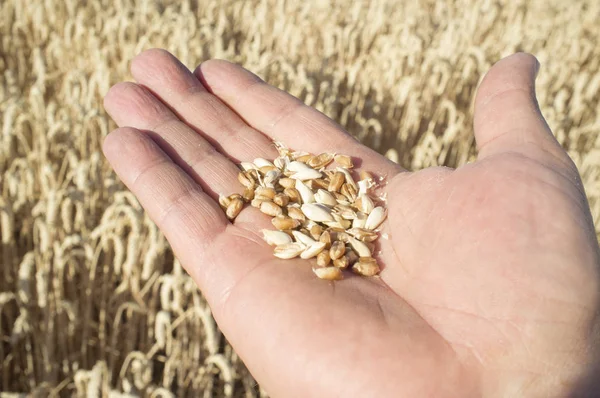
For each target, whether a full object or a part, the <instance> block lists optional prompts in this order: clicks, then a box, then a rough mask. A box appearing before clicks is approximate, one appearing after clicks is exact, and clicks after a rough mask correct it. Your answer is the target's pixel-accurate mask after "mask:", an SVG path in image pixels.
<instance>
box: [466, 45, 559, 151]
mask: <svg viewBox="0 0 600 398" xmlns="http://www.w3.org/2000/svg"><path fill="white" fill-rule="evenodd" d="M538 69H539V63H538V61H537V60H536V59H535V57H533V56H532V55H530V54H525V53H519V54H514V55H511V56H509V57H507V58H504V59H502V60H500V61H499V62H498V63H496V64H495V65H494V66H493V67H492V68H491V69H490V71H489V72H488V73H487V75H486V76H485V78H484V79H483V81H482V83H481V86H480V87H479V89H478V91H477V97H476V100H475V117H474V128H475V139H476V141H477V148H478V151H479V159H485V158H487V157H490V156H494V155H496V154H499V153H507V152H512V153H519V154H522V155H525V156H529V157H534V158H536V159H538V160H539V159H540V158H547V159H554V160H556V161H559V162H565V161H566V159H568V157H567V155H566V153H565V151H564V150H563V149H562V148H561V146H560V145H559V143H558V142H557V141H556V139H555V138H554V136H553V135H552V132H551V131H550V128H549V127H548V125H547V124H546V121H545V120H544V117H543V116H542V114H541V111H540V109H539V106H538V103H537V100H536V96H535V78H536V75H537V72H538Z"/></svg>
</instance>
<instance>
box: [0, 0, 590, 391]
mask: <svg viewBox="0 0 600 398" xmlns="http://www.w3.org/2000/svg"><path fill="white" fill-rule="evenodd" d="M598 20H600V2H598V1H595V0H582V1H575V2H565V1H562V0H553V1H542V0H530V1H525V0H524V1H510V0H494V1H491V0H490V1H487V0H484V1H477V2H473V1H470V0H447V1H442V0H435V1H431V0H428V1H422V2H412V1H393V0H389V1H386V0H377V1H376V0H373V1H368V0H364V1H353V0H340V1H334V0H314V1H312V0H311V1H293V0H288V1H285V0H249V1H235V0H198V1H189V0H186V1H175V0H154V1H151V0H140V1H133V0H89V1H86V2H80V1H79V0H31V1H25V0H2V1H0V132H1V133H0V134H1V135H0V239H1V249H0V250H1V252H0V261H1V269H0V275H1V276H0V340H1V341H0V391H3V393H0V396H1V397H13V396H14V397H17V396H26V395H27V394H31V395H32V396H44V397H45V396H85V397H130V396H146V397H173V396H189V397H259V396H260V397H263V396H267V393H266V392H265V391H263V390H262V389H261V388H260V387H259V386H258V385H257V383H256V382H255V381H254V379H253V378H252V376H251V375H250V374H249V372H248V371H247V370H246V368H245V367H244V365H243V363H242V362H241V360H240V359H239V358H238V356H237V355H236V353H235V352H234V351H233V349H232V348H231V347H230V346H229V345H228V343H227V341H226V340H225V338H224V337H223V335H221V333H220V331H219V330H218V328H217V327H216V325H215V322H214V320H213V319H212V316H211V312H210V309H209V308H208V306H207V305H206V302H205V301H204V299H203V297H202V294H201V293H200V292H199V291H197V289H196V288H195V285H194V284H193V282H192V281H191V279H190V278H189V277H188V276H187V275H186V273H185V272H184V271H183V269H182V267H181V265H180V264H179V263H178V261H177V259H176V258H174V256H173V254H172V252H171V250H170V248H169V246H168V244H167V242H166V240H165V238H164V237H163V236H162V234H161V233H160V231H159V230H158V229H157V228H156V226H155V225H154V224H153V223H152V222H151V221H150V219H149V218H148V217H147V216H146V215H145V213H144V211H143V210H142V208H141V207H140V205H139V204H138V202H137V201H136V199H135V197H134V196H133V195H132V194H131V193H129V192H128V191H127V190H126V189H125V187H124V186H123V184H122V183H120V181H119V180H118V179H117V177H116V176H115V174H114V173H113V172H112V170H111V168H110V167H109V165H108V164H107V162H106V161H105V159H104V157H103V155H102V152H101V143H102V140H103V138H104V137H105V136H106V135H107V134H108V133H109V131H110V130H111V129H112V128H114V127H115V126H114V124H113V123H112V122H111V121H110V119H109V118H108V117H107V115H106V113H105V111H104V109H103V107H102V98H103V95H104V94H105V93H106V92H107V91H108V89H109V87H110V86H111V85H112V84H114V83H116V82H118V81H121V80H127V79H130V75H129V71H128V66H129V62H130V60H131V58H132V57H133V56H134V55H136V54H137V53H139V52H140V51H142V50H144V49H147V48H151V47H163V48H166V49H168V50H169V51H171V52H173V53H174V54H175V55H176V56H177V57H179V58H180V59H181V60H182V61H183V62H184V63H185V64H186V65H187V66H188V67H190V68H194V67H195V66H196V65H197V64H198V63H200V62H201V61H202V60H206V59H209V58H224V59H228V60H230V61H234V62H237V63H240V64H242V65H244V66H245V67H247V68H248V69H250V70H253V71H255V72H256V73H258V74H259V75H260V76H261V77H263V78H265V79H266V80H267V81H268V82H270V83H272V84H274V85H277V86H279V87H281V88H284V89H286V90H288V91H290V92H291V93H292V94H294V95H296V96H299V97H300V98H302V99H303V100H304V101H305V102H306V103H307V104H309V105H312V106H314V107H316V108H318V109H319V110H321V111H323V112H324V113H326V114H327V115H329V116H331V117H332V118H334V119H335V120H337V121H338V122H340V123H341V124H342V125H343V126H344V127H346V128H347V129H348V131H350V132H351V133H352V134H353V135H355V136H356V137H357V138H359V139H360V140H361V141H362V142H364V143H365V144H367V145H369V146H371V147H373V148H375V149H376V150H378V151H380V152H381V153H384V154H386V155H387V156H388V157H389V158H391V159H393V160H395V161H397V162H398V163H400V164H401V165H403V166H404V167H407V168H409V169H414V170H416V169H420V168H424V167H428V166H432V165H448V166H458V165H461V164H464V163H465V162H467V161H469V160H472V159H473V158H474V155H475V152H474V141H473V134H472V127H471V123H472V102H473V96H474V93H475V90H476V87H477V85H478V83H479V82H480V80H481V78H482V76H483V74H484V73H485V72H486V71H487V70H488V69H489V67H490V66H491V65H492V64H493V63H494V62H495V61H496V60H498V59H499V58H500V57H503V56H506V55H509V54H511V53H513V52H516V51H528V52H532V53H533V54H535V55H536V56H537V57H538V59H539V60H540V62H541V64H542V69H541V72H540V75H539V77H538V97H539V103H540V106H541V108H542V111H543V113H544V115H545V116H546V118H547V120H548V123H549V125H550V126H551V127H552V128H553V130H554V132H555V134H556V136H557V137H558V139H559V141H560V142H561V144H563V146H564V147H565V148H566V149H567V150H568V151H569V153H570V155H571V156H572V157H573V159H574V161H575V163H576V164H577V166H578V167H579V170H580V172H581V174H582V178H583V181H584V184H585V189H586V192H587V195H588V198H589V201H590V205H591V208H592V214H593V217H594V221H595V223H596V228H597V229H596V231H597V233H598V232H600V229H599V228H600V135H599V132H600V107H599V103H600V46H598V45H597V43H598V42H600V25H598V23H597V21H598Z"/></svg>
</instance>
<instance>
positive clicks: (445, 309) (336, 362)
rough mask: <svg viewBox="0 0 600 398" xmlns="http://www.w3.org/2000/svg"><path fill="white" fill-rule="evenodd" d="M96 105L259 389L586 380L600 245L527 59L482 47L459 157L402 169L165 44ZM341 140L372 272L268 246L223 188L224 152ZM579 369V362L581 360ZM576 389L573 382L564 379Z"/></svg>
mask: <svg viewBox="0 0 600 398" xmlns="http://www.w3.org/2000/svg"><path fill="white" fill-rule="evenodd" d="M131 68H132V73H133V76H134V77H135V79H136V81H137V84H136V83H120V84H117V85H115V86H114V87H113V88H112V89H111V90H110V92H109V93H108V94H107V96H106V99H105V107H106V109H107V110H108V112H109V113H110V115H111V116H112V117H113V118H114V120H115V121H116V123H117V124H118V125H119V126H120V128H119V129H117V130H116V131H114V132H113V133H111V134H110V135H109V136H108V137H107V138H106V141H105V143H104V152H105V154H106V156H107V158H108V159H109V161H110V163H111V164H112V165H113V167H114V168H115V170H116V172H117V173H118V175H119V176H120V178H121V179H122V180H123V181H124V183H125V184H126V185H127V186H128V187H129V188H130V189H131V190H132V191H133V193H134V194H135V195H136V196H137V197H138V198H139V200H140V202H141V203H142V205H143V206H144V208H145V209H146V210H147V212H148V213H149V215H150V216H151V217H152V219H153V220H154V221H155V222H156V223H157V225H158V226H159V227H160V229H161V230H162V231H163V232H164V234H165V236H166V237H167V239H168V240H169V242H170V244H171V246H172V248H173V250H174V251H175V253H176V255H177V256H178V258H179V259H180V260H181V262H182V264H184V266H185V267H186V269H187V271H188V272H189V274H190V275H191V277H192V278H193V279H194V280H195V282H196V283H197V284H198V286H199V287H200V289H201V290H202V292H203V293H204V295H205V297H206V299H207V300H208V302H209V304H210V306H211V308H212V310H213V314H214V316H215V319H216V321H217V322H218V325H219V327H220V328H221V330H222V331H223V333H224V334H225V335H226V337H227V339H228V340H229V341H230V342H231V344H232V345H233V347H234V348H235V349H236V351H237V352H238V353H239V355H240V356H241V357H242V358H243V360H244V362H245V363H246V365H247V366H248V367H249V369H250V370H251V372H252V374H253V375H254V376H255V377H256V379H257V380H258V381H259V382H260V383H261V384H262V385H263V386H264V388H265V389H266V390H267V391H268V392H269V393H270V394H272V395H273V396H288V397H289V396H294V397H388V396H398V397H471V396H472V397H479V396H486V397H512V396H515V397H526V396H534V397H551V396H564V395H569V394H573V395H572V396H583V395H584V392H583V389H584V388H585V386H584V384H585V381H586V378H588V379H589V377H588V376H590V375H593V373H592V372H593V370H594V369H596V371H597V368H595V366H596V364H597V362H598V349H599V346H598V340H597V338H595V336H597V333H598V330H599V326H600V325H599V321H598V309H599V305H598V303H599V298H600V295H599V287H600V284H599V265H600V259H599V258H600V254H599V249H598V243H597V240H596V237H595V234H594V227H593V224H592V221H591V216H590V211H589V207H588V204H587V201H586V197H585V194H584V190H583V186H582V183H581V180H580V178H579V175H578V172H577V169H576V168H575V166H574V165H573V163H572V162H571V160H570V158H569V157H568V156H567V154H566V153H565V152H564V151H563V149H562V148H561V147H560V145H559V144H558V143H557V141H556V140H555V139H554V137H553V136H552V134H551V132H550V130H549V128H548V126H547V125H546V123H545V122H544V119H543V117H542V115H541V114H540V111H539V109H538V106H537V102H536V99H535V89H534V79H535V75H536V73H537V68H538V64H537V61H536V60H535V58H533V57H532V56H530V55H527V54H516V55H513V56H511V57H508V58H506V59H503V60H502V61H500V62H498V63H497V64H496V65H495V66H494V67H493V68H492V69H491V70H490V72H489V73H488V75H487V76H486V78H485V80H484V81H483V83H482V84H481V87H480V88H479V92H478V95H477V99H476V104H475V126H474V127H475V137H476V141H477V147H478V150H479V157H478V159H477V161H476V162H474V163H471V164H467V165H464V166H462V167H459V168H458V169H456V170H453V169H449V168H442V167H436V168H430V169H425V170H422V171H418V172H407V171H405V170H403V169H401V168H400V167H398V166H397V165H395V164H393V163H391V162H389V161H388V160H386V159H385V158H384V157H382V156H380V155H379V154H377V153H376V152H374V151H372V150H370V149H368V148H366V147H364V146H362V145H360V144H359V143H358V142H356V141H355V140H354V139H353V138H351V136H349V135H348V134H347V133H346V132H345V131H343V130H342V129H341V127H340V126H338V125H337V124H335V123H334V122H332V121H331V120H330V119H328V118H327V117H325V116H324V115H323V114H321V113H319V112H318V111H316V110H314V109H312V108H310V107H307V106H305V105H304V104H303V103H302V102H301V101H299V100H298V99H296V98H294V97H292V96H290V95H289V94H287V93H285V92H283V91H280V90H278V89H276V88H274V87H272V86H269V85H267V84H265V83H264V82H263V81H261V80H260V79H259V78H258V77H256V76H255V75H253V74H251V73H250V72H248V71H246V70H244V69H242V68H241V67H239V66H236V65H233V64H231V63H228V62H225V61H217V60H213V61H207V62H204V63H203V64H202V65H200V66H199V67H198V68H197V69H196V71H195V72H194V73H191V72H190V71H189V70H187V69H186V68H185V67H184V66H183V65H182V64H181V63H180V62H179V61H177V59H175V58H174V57H173V56H172V55H170V54H169V53H167V52H165V51H162V50H149V51H146V52H144V53H142V54H141V55H139V56H138V57H137V58H135V59H134V61H133V63H132V67H131ZM272 141H281V142H283V143H284V144H286V145H287V146H288V147H290V148H293V149H295V150H306V151H310V152H313V153H320V152H324V151H330V152H337V153H345V154H350V155H352V156H354V157H357V158H360V159H361V160H362V164H361V168H362V169H366V170H368V171H372V172H376V173H377V174H379V175H385V176H386V179H387V181H388V185H387V186H386V187H385V190H386V191H387V195H388V209H389V217H388V220H387V221H386V222H385V223H384V227H383V232H384V233H387V234H388V235H389V240H387V241H386V240H380V241H381V242H382V243H381V250H382V254H381V257H380V259H381V262H382V263H383V264H384V267H385V268H384V270H383V271H382V273H381V277H380V278H378V277H376V278H359V277H348V278H346V279H344V280H343V281H340V282H335V283H330V282H326V281H323V280H319V279H317V278H316V277H315V276H314V275H313V273H312V271H311V267H310V265H309V264H308V263H307V262H306V261H305V260H279V259H276V258H275V257H273V255H272V248H271V247H269V246H267V245H266V243H264V242H263V241H262V239H261V237H260V233H259V231H260V229H261V228H271V224H270V222H269V221H270V220H269V217H267V216H264V215H263V214H261V213H260V212H258V211H257V210H256V209H254V208H252V207H248V208H246V209H244V210H243V211H242V213H241V214H240V216H239V217H238V218H237V219H236V221H235V222H234V223H233V224H232V223H230V222H228V221H227V219H226V218H225V216H224V214H223V212H222V210H221V209H220V208H219V206H218V204H217V203H216V202H215V199H216V198H217V196H218V194H219V193H223V194H229V193H232V192H239V191H240V185H239V183H238V182H237V179H236V175H237V171H238V169H237V167H236V162H239V161H241V160H251V159H254V158H256V157H265V158H271V159H272V158H274V157H276V156H277V152H276V150H275V148H274V146H273V145H272ZM590 377H591V376H590ZM577 394H578V395H577Z"/></svg>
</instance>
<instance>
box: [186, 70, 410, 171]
mask: <svg viewBox="0 0 600 398" xmlns="http://www.w3.org/2000/svg"><path fill="white" fill-rule="evenodd" d="M194 74H195V75H196V76H198V78H199V79H200V81H202V83H203V84H204V86H205V87H207V88H208V89H209V90H210V91H211V92H212V93H213V94H215V95H216V96H217V97H219V98H220V99H221V100H222V101H223V102H224V103H226V104H227V105H228V106H229V107H230V108H231V109H233V110H234V111H235V112H237V113H238V114H239V115H240V116H241V117H242V118H243V119H244V120H245V121H246V122H247V123H248V124H249V125H251V126H252V127H254V128H255V129H257V130H258V131H262V132H263V133H265V134H266V135H268V136H269V137H270V138H271V139H273V140H274V141H280V142H283V143H284V144H286V145H287V146H288V147H290V148H293V149H295V150H304V151H308V152H312V153H319V152H325V151H327V152H337V153H343V154H348V155H352V156H354V157H356V158H358V159H361V160H362V161H363V162H364V164H363V165H362V167H363V168H369V169H370V170H373V171H378V172H380V173H381V174H396V173H397V172H398V171H399V170H400V168H399V166H398V165H396V164H395V163H393V162H391V161H389V160H387V159H386V158H384V157H383V156H381V155H379V154H378V153H377V152H375V151H373V150H372V149H370V148H367V147H365V146H363V145H361V144H360V143H358V142H357V141H356V140H355V139H354V138H353V137H352V136H350V135H349V134H348V133H346V132H345V131H344V130H343V129H342V128H341V127H340V126H339V125H338V124H337V123H335V122H334V121H333V120H331V119H330V118H328V117H327V116H325V115H324V114H322V113H321V112H319V111H317V110H316V109H314V108H311V107H309V106H307V105H305V104H304V103H303V102H302V101H300V100H299V99H298V98H295V97H293V96H292V95H290V94H288V93H286V92H285V91H282V90H279V89H278V88H276V87H273V86H270V85H268V84H267V83H265V82H264V81H262V80H261V79H260V78H259V77H258V76H256V75H255V74H253V73H251V72H249V71H247V70H246V69H244V68H242V67H240V66H238V65H235V64H232V63H230V62H227V61H222V60H211V61H207V62H204V63H202V64H201V65H200V66H199V67H198V68H196V71H195V72H194Z"/></svg>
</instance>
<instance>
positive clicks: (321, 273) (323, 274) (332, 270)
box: [313, 267, 344, 281]
mask: <svg viewBox="0 0 600 398" xmlns="http://www.w3.org/2000/svg"><path fill="white" fill-rule="evenodd" d="M313 272H314V273H315V275H317V277H318V278H320V279H324V280H327V281H339V280H341V279H343V278H344V274H343V273H342V271H341V270H340V269H339V268H336V267H319V268H316V267H314V268H313Z"/></svg>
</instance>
